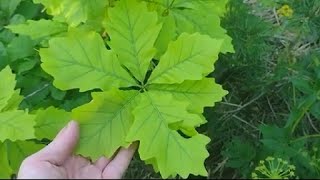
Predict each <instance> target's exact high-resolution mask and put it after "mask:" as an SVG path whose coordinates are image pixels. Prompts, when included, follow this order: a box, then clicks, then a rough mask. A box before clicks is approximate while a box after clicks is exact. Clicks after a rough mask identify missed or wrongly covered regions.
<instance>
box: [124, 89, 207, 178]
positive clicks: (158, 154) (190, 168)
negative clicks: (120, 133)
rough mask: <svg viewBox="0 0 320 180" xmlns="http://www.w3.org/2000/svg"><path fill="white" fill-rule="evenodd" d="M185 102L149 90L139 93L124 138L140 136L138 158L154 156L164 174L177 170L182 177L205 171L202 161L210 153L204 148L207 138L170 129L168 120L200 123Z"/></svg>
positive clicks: (204, 172)
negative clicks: (189, 111)
mask: <svg viewBox="0 0 320 180" xmlns="http://www.w3.org/2000/svg"><path fill="white" fill-rule="evenodd" d="M187 106H188V103H186V102H183V101H177V100H175V99H173V98H172V96H170V95H159V94H158V93H153V92H152V91H150V92H147V93H144V94H142V95H141V99H140V100H139V103H138V105H137V107H136V108H135V109H134V111H133V114H134V116H135V121H134V123H133V125H132V127H131V129H130V131H129V134H128V136H127V139H128V140H130V141H134V140H139V142H140V146H139V153H140V157H141V159H142V160H147V159H150V158H155V159H156V160H157V167H158V168H159V170H160V172H161V175H162V177H163V178H167V177H168V176H170V175H172V174H176V173H178V174H179V175H180V176H182V177H184V178H187V177H188V175H189V174H190V173H192V174H195V175H202V176H206V174H207V172H206V170H205V168H204V164H203V162H204V160H205V159H206V158H207V157H208V156H209V154H208V152H207V151H206V145H207V144H208V143H209V138H208V137H206V136H203V135H199V134H198V135H195V136H193V137H191V138H189V139H185V138H183V137H181V135H179V133H178V132H176V131H175V130H174V129H170V124H174V123H179V122H183V121H190V123H192V124H198V123H201V121H202V119H201V118H200V117H199V116H198V115H196V114H191V113H188V112H187V110H186V107H187ZM195 152H196V153H195Z"/></svg>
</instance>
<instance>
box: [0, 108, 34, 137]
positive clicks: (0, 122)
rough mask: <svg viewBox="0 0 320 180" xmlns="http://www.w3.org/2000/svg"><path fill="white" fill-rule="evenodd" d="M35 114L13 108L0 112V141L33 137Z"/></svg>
mask: <svg viewBox="0 0 320 180" xmlns="http://www.w3.org/2000/svg"><path fill="white" fill-rule="evenodd" d="M34 118H35V116H33V115H28V113H27V112H24V111H20V110H15V111H7V112H2V113H0V141H4V140H6V139H10V140H12V141H15V140H26V139H32V138H34V129H33V126H34V125H35V122H34Z"/></svg>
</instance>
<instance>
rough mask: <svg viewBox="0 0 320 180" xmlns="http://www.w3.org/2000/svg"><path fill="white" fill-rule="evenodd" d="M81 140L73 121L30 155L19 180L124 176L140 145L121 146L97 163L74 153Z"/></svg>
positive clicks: (114, 177) (21, 170)
mask: <svg viewBox="0 0 320 180" xmlns="http://www.w3.org/2000/svg"><path fill="white" fill-rule="evenodd" d="M78 139H79V126H78V124H77V123H76V122H75V121H71V122H70V123H69V124H68V125H67V126H66V127H64V128H63V129H62V130H61V131H60V132H59V134H58V135H57V136H56V138H55V139H54V140H53V141H52V142H51V143H50V144H49V145H48V146H46V147H45V148H43V149H42V150H40V151H39V152H37V153H35V154H33V155H31V156H29V157H28V158H26V159H25V160H24V161H23V162H22V164H21V167H20V170H19V173H18V177H17V178H18V179H120V178H122V176H123V174H124V173H125V171H126V170H127V168H128V166H129V164H130V161H131V159H132V157H133V155H134V153H135V150H136V144H132V145H131V146H129V148H127V149H125V148H121V149H120V150H119V151H118V153H116V154H115V155H114V156H113V157H112V158H106V157H101V158H100V159H98V160H97V161H95V162H91V161H90V160H89V159H87V158H84V157H82V156H79V155H74V154H73V152H74V149H75V148H76V145H77V142H78Z"/></svg>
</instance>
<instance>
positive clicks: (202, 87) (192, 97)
mask: <svg viewBox="0 0 320 180" xmlns="http://www.w3.org/2000/svg"><path fill="white" fill-rule="evenodd" d="M149 89H150V90H152V91H157V93H159V94H160V93H165V94H172V95H173V96H174V98H175V99H177V100H179V101H187V102H189V103H190V104H189V106H188V110H189V111H190V112H192V113H199V114H202V113H203V108H204V107H212V106H214V103H215V102H218V101H221V100H222V97H223V96H225V95H226V94H227V93H228V92H227V91H225V90H223V89H222V86H221V85H219V84H216V83H215V82H214V79H213V78H204V79H202V80H199V81H184V82H183V83H181V84H152V85H150V86H149Z"/></svg>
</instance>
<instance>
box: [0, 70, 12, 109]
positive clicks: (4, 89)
mask: <svg viewBox="0 0 320 180" xmlns="http://www.w3.org/2000/svg"><path fill="white" fill-rule="evenodd" d="M15 78H16V76H15V75H14V74H13V73H12V72H11V69H10V67H9V66H7V67H6V68H4V69H3V70H2V71H0V79H1V81H0V111H1V110H2V109H3V108H4V107H5V106H6V105H7V103H8V100H9V99H10V98H11V96H12V95H13V94H14V92H15V91H14V88H15V86H16V80H15Z"/></svg>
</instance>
